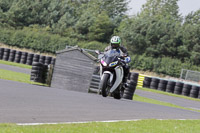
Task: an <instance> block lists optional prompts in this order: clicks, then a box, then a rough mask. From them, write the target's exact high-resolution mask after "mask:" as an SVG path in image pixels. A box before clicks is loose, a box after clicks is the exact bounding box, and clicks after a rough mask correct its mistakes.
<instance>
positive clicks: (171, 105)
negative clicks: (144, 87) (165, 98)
mask: <svg viewBox="0 0 200 133" xmlns="http://www.w3.org/2000/svg"><path fill="white" fill-rule="evenodd" d="M133 100H134V101H139V102H145V103H152V104H158V105H163V106H168V107H173V108H180V109H185V110H191V111H196V112H200V110H196V109H191V108H185V107H182V106H178V105H174V104H172V103H167V102H162V101H158V100H155V99H150V98H146V97H141V96H138V95H134V96H133Z"/></svg>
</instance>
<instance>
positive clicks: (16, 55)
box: [14, 51, 22, 63]
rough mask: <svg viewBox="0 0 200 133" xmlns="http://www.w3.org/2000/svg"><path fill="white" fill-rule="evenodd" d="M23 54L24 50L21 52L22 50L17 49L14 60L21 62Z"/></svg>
mask: <svg viewBox="0 0 200 133" xmlns="http://www.w3.org/2000/svg"><path fill="white" fill-rule="evenodd" d="M21 55H22V52H21V51H16V54H15V60H14V62H16V63H20V60H21Z"/></svg>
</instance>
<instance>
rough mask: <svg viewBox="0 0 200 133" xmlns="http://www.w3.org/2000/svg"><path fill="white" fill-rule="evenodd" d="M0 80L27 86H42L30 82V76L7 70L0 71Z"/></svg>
mask: <svg viewBox="0 0 200 133" xmlns="http://www.w3.org/2000/svg"><path fill="white" fill-rule="evenodd" d="M0 79H5V80H12V81H18V82H23V83H28V84H36V85H44V84H41V83H36V82H32V81H30V75H29V74H25V73H19V72H13V71H9V70H4V69H0Z"/></svg>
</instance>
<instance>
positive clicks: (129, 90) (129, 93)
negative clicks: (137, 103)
mask: <svg viewBox="0 0 200 133" xmlns="http://www.w3.org/2000/svg"><path fill="white" fill-rule="evenodd" d="M134 80H136V79H134ZM134 80H132V79H130V80H128V81H127V84H126V87H125V90H124V94H123V98H124V99H128V100H132V99H133V96H134V93H135V90H136V86H137V83H136V82H135V81H134Z"/></svg>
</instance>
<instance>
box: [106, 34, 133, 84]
mask: <svg viewBox="0 0 200 133" xmlns="http://www.w3.org/2000/svg"><path fill="white" fill-rule="evenodd" d="M110 49H116V50H117V51H118V52H119V53H120V55H121V56H122V57H124V62H125V63H124V66H123V68H124V79H123V82H126V80H127V79H128V75H129V73H130V67H129V65H128V63H129V62H130V61H131V58H130V56H128V51H127V49H126V48H125V47H123V46H122V45H121V39H120V37H119V36H113V37H112V38H111V40H110V45H109V46H108V47H106V48H105V52H106V51H108V50H110Z"/></svg>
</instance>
